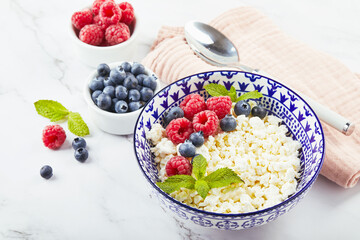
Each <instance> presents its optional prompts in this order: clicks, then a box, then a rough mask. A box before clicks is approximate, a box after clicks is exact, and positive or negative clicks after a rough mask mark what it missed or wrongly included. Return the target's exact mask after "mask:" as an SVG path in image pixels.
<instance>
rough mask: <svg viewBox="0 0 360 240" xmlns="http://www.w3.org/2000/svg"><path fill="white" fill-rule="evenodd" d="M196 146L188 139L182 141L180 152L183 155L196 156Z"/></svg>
mask: <svg viewBox="0 0 360 240" xmlns="http://www.w3.org/2000/svg"><path fill="white" fill-rule="evenodd" d="M195 152H196V147H195V146H194V145H193V144H192V143H191V142H190V141H188V140H186V141H185V142H184V143H182V144H181V145H180V147H179V153H180V155H181V156H183V157H193V156H195Z"/></svg>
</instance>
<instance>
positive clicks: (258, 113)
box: [251, 105, 267, 119]
mask: <svg viewBox="0 0 360 240" xmlns="http://www.w3.org/2000/svg"><path fill="white" fill-rule="evenodd" d="M251 114H252V115H253V117H259V118H261V119H263V118H264V117H266V114H267V111H266V109H265V108H263V107H262V106H260V105H258V106H255V107H253V108H252V109H251Z"/></svg>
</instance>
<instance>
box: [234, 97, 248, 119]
mask: <svg viewBox="0 0 360 240" xmlns="http://www.w3.org/2000/svg"><path fill="white" fill-rule="evenodd" d="M234 112H235V114H236V116H239V115H245V117H247V116H249V114H250V112H251V107H250V104H249V103H247V102H246V101H244V100H241V101H238V102H237V103H236V104H235V106H234Z"/></svg>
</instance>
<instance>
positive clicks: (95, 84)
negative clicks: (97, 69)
mask: <svg viewBox="0 0 360 240" xmlns="http://www.w3.org/2000/svg"><path fill="white" fill-rule="evenodd" d="M89 88H90V89H91V90H92V91H96V90H103V88H104V82H103V80H102V79H97V78H94V79H93V80H91V82H90V84H89Z"/></svg>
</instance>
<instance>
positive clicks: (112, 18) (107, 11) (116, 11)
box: [99, 1, 121, 26]
mask: <svg viewBox="0 0 360 240" xmlns="http://www.w3.org/2000/svg"><path fill="white" fill-rule="evenodd" d="M99 15H100V19H101V21H102V22H103V23H104V24H105V25H106V26H110V25H113V24H117V23H118V22H119V21H120V19H121V10H120V8H119V6H118V5H117V4H116V3H115V2H114V1H106V2H104V3H103V4H102V5H101V7H100V12H99Z"/></svg>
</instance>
